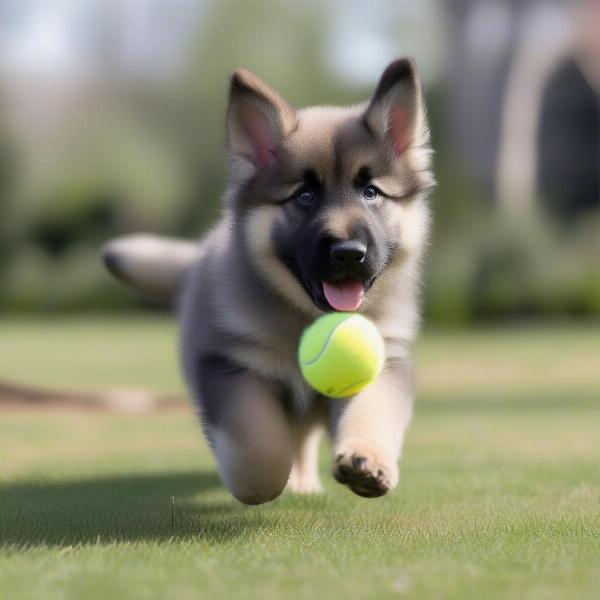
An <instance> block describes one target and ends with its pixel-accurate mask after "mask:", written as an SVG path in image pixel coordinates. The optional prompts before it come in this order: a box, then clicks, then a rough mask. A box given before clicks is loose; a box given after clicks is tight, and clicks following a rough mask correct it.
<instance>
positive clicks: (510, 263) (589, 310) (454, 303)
mask: <svg viewBox="0 0 600 600" xmlns="http://www.w3.org/2000/svg"><path fill="white" fill-rule="evenodd" d="M599 231H600V221H599V220H595V221H588V222H586V223H585V224H581V225H580V226H579V227H577V228H574V229H572V230H571V231H570V232H569V234H568V235H566V234H565V232H564V231H561V230H559V229H557V228H555V227H553V226H552V224H551V223H549V222H548V221H546V220H544V219H542V218H541V217H536V218H534V217H533V216H532V217H530V218H529V219H523V218H519V219H517V218H510V217H508V216H504V217H503V216H501V215H500V216H499V215H498V214H497V213H496V212H492V211H490V214H488V215H487V216H486V215H484V214H480V215H479V217H478V219H477V222H474V223H473V222H471V223H469V225H468V227H461V228H460V229H459V230H457V231H456V232H455V235H453V236H450V237H449V238H447V239H445V240H439V243H438V244H437V245H435V246H434V247H432V249H431V253H430V257H429V267H428V270H427V276H428V284H427V286H426V308H427V313H428V315H429V318H430V320H431V321H434V322H441V323H446V324H463V323H466V322H469V321H473V320H481V319H490V318H498V317H520V316H557V315H591V314H600V237H599V235H598V233H599Z"/></svg>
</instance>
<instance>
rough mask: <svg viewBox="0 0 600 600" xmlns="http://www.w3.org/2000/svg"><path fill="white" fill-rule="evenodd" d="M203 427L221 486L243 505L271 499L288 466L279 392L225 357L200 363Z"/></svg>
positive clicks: (289, 459) (284, 479)
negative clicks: (215, 463)
mask: <svg viewBox="0 0 600 600" xmlns="http://www.w3.org/2000/svg"><path fill="white" fill-rule="evenodd" d="M199 375H200V377H199V386H198V387H199V392H200V399H201V406H202V414H203V418H204V424H205V428H206V433H207V436H208V438H209V441H210V443H211V445H212V447H213V450H214V454H215V457H216V459H217V463H218V467H219V474H220V476H221V479H222V480H223V483H224V484H225V487H226V488H227V489H228V490H229V491H230V492H231V493H232V494H233V495H234V496H235V497H236V498H237V499H238V500H239V501H240V502H243V503H244V504H262V503H264V502H268V501H269V500H273V499H274V498H276V497H277V496H279V494H280V493H281V492H282V490H283V489H284V487H285V485H286V483H287V481H288V477H289V474H290V469H291V466H292V457H293V444H292V434H291V430H290V423H289V419H288V416H287V414H286V413H285V410H284V408H283V404H282V402H281V401H280V399H279V398H278V397H277V389H276V387H275V386H274V385H273V384H272V383H271V382H268V381H266V380H264V379H262V378H260V377H259V376H257V375H256V374H254V373H251V372H249V371H247V370H245V369H243V368H240V367H238V366H237V365H235V364H233V363H231V362H229V361H228V360H227V359H225V358H221V357H217V358H208V359H205V360H202V361H201V366H200V372H199Z"/></svg>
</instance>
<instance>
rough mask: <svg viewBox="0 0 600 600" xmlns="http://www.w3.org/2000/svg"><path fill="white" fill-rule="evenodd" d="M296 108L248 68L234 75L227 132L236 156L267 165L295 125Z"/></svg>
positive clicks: (233, 156)
mask: <svg viewBox="0 0 600 600" xmlns="http://www.w3.org/2000/svg"><path fill="white" fill-rule="evenodd" d="M296 122H297V119H296V112H295V111H294V109H293V108H291V107H290V106H289V105H288V103H287V102H286V101H285V100H284V99H283V98H282V97H281V96H280V95H279V94H278V93H277V92H276V91H275V90H273V89H271V88H270V87H269V86H268V85H267V84H266V83H265V82H264V81H261V80H260V79H259V78H258V77H256V75H254V73H251V72H250V71H247V70H246V69H237V70H236V71H234V72H233V74H232V75H231V82H230V87H229V108H228V111H227V136H228V146H229V151H230V152H231V154H232V158H234V159H243V160H245V161H249V162H250V163H251V164H252V166H253V167H254V169H255V170H256V169H259V170H260V169H264V168H265V167H268V166H269V165H270V164H271V163H272V162H273V160H274V157H275V155H276V153H277V150H278V147H279V145H280V144H281V142H282V141H283V140H284V139H285V138H286V137H287V136H288V135H289V134H290V133H291V132H292V131H293V130H294V129H295V127H296Z"/></svg>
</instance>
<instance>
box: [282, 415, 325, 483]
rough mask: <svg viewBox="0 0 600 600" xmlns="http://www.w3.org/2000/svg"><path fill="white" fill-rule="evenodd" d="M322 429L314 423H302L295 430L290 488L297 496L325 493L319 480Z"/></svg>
mask: <svg viewBox="0 0 600 600" xmlns="http://www.w3.org/2000/svg"><path fill="white" fill-rule="evenodd" d="M322 433H323V431H322V428H321V427H320V426H319V425H318V424H316V423H314V422H311V423H300V424H297V425H296V426H295V427H294V429H293V438H294V463H293V466H292V472H291V474H290V480H289V483H288V487H289V489H290V491H292V492H294V493H295V494H318V493H320V492H322V491H323V486H322V485H321V481H320V479H319V442H320V441H321V434H322Z"/></svg>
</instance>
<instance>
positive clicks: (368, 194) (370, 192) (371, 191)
mask: <svg viewBox="0 0 600 600" xmlns="http://www.w3.org/2000/svg"><path fill="white" fill-rule="evenodd" d="M378 196H379V190H378V189H377V188H376V187H375V186H374V185H368V186H367V187H366V188H365V189H364V190H363V197H364V199H365V200H368V201H369V202H372V201H373V200H376V199H377V197H378Z"/></svg>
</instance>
